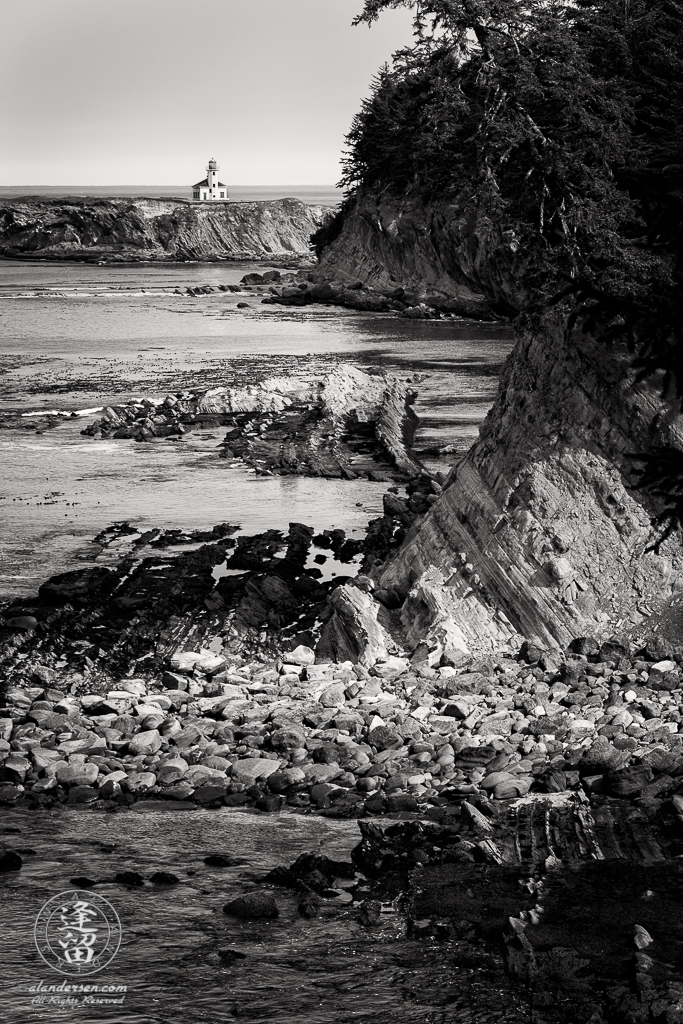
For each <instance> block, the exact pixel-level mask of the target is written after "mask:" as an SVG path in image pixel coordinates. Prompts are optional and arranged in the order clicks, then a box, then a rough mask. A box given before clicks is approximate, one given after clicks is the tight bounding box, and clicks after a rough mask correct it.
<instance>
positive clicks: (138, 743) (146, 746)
mask: <svg viewBox="0 0 683 1024" xmlns="http://www.w3.org/2000/svg"><path fill="white" fill-rule="evenodd" d="M160 747H161V734H160V733H159V730H158V729H148V730H147V732H139V733H137V734H136V735H135V736H132V737H131V738H130V739H129V741H128V751H129V753H131V754H145V755H148V754H156V752H157V750H159V749H160Z"/></svg>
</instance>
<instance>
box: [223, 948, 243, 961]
mask: <svg viewBox="0 0 683 1024" xmlns="http://www.w3.org/2000/svg"><path fill="white" fill-rule="evenodd" d="M218 956H219V958H220V959H221V960H222V961H223V963H224V964H228V965H230V964H234V963H237V962H238V961H239V960H246V959H247V956H246V953H240V952H239V950H237V949H231V948H228V949H219V950H218Z"/></svg>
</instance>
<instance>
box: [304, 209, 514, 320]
mask: <svg viewBox="0 0 683 1024" xmlns="http://www.w3.org/2000/svg"><path fill="white" fill-rule="evenodd" d="M516 249H517V246H516V240H515V236H514V232H512V231H503V230H501V228H500V226H499V225H498V224H496V223H495V222H494V221H493V220H491V219H490V218H488V217H486V216H484V215H481V214H479V215H477V216H476V217H475V216H473V215H471V214H463V212H462V210H460V209H459V208H458V207H457V206H456V205H455V204H453V203H442V204H439V205H431V206H426V205H425V204H424V203H422V202H421V201H420V200H418V199H410V200H396V199H386V198H385V199H379V198H377V197H376V196H374V195H372V194H363V195H361V196H360V197H359V199H358V201H357V202H356V203H355V205H354V207H353V209H352V210H351V211H350V212H349V214H348V215H347V216H346V218H345V220H344V227H343V229H342V232H341V234H340V235H339V236H338V237H337V238H336V239H335V240H334V241H333V242H332V244H331V245H330V246H329V247H328V248H327V249H325V250H324V252H323V254H322V258H321V261H320V268H319V270H320V273H321V274H322V275H324V276H326V277H327V278H329V279H336V280H339V281H341V282H347V283H350V282H357V281H361V282H362V283H363V284H364V285H366V286H368V287H371V288H376V289H377V290H378V291H381V292H390V291H391V290H392V289H398V288H404V289H406V290H407V291H409V292H411V293H413V292H416V293H421V294H423V295H424V296H425V297H426V298H429V297H430V296H431V295H434V294H436V295H444V296H448V297H450V298H452V299H454V300H456V301H457V302H458V303H459V304H460V305H462V306H463V307H464V308H465V309H467V308H468V307H469V308H470V309H471V313H472V315H481V314H483V313H486V312H494V311H498V312H500V313H504V314H510V313H513V312H515V311H517V310H518V309H519V308H520V306H521V304H522V302H523V296H522V294H521V292H520V289H519V287H518V286H517V285H516V283H515V282H516V279H517V278H518V276H519V268H518V267H517V266H516V262H517V257H516ZM437 304H438V303H437Z"/></svg>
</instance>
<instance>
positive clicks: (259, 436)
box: [82, 364, 421, 479]
mask: <svg viewBox="0 0 683 1024" xmlns="http://www.w3.org/2000/svg"><path fill="white" fill-rule="evenodd" d="M415 398H416V392H415V391H414V390H412V389H411V388H410V387H409V386H407V385H406V384H405V383H403V382H402V381H400V380H399V379H398V378H397V377H395V376H393V375H392V374H386V373H368V372H367V371H363V370H360V369H358V368H357V367H354V366H352V365H349V364H340V365H339V366H336V367H335V368H334V369H333V370H332V371H330V372H329V373H327V374H325V375H324V376H320V375H318V376H315V375H310V374H309V375H297V376H294V375H292V376H287V377H271V378H268V379H267V380H265V381H262V382H261V383H259V384H254V385H250V386H246V387H235V388H214V389H212V390H209V391H202V392H184V393H178V394H172V395H167V396H166V397H165V398H163V399H159V400H158V401H155V400H152V399H142V400H141V401H130V402H129V403H128V404H127V405H125V406H112V407H108V408H106V409H105V410H104V415H103V416H102V417H101V419H99V420H98V421H96V422H95V423H93V424H92V425H91V426H89V427H86V428H85V429H84V430H83V431H82V433H83V434H85V435H86V436H89V437H94V438H96V439H105V438H107V439H108V438H118V439H126V438H127V439H131V438H132V439H135V440H137V441H151V440H153V439H155V438H166V437H174V438H177V437H182V436H183V435H184V434H185V433H187V431H189V430H192V429H193V428H196V427H198V426H206V425H224V426H226V425H227V426H228V427H229V428H230V429H229V430H228V432H227V434H226V435H225V440H224V442H223V445H222V451H221V454H222V456H223V457H224V458H229V459H239V460H240V461H242V462H244V463H245V464H246V465H248V466H251V467H252V468H254V469H255V470H257V472H259V473H265V474H268V473H269V474H273V473H275V474H278V475H286V474H298V475H306V476H325V477H344V478H346V479H354V478H356V477H358V476H364V477H369V478H370V479H387V478H391V477H392V476H395V477H397V478H405V477H413V476H416V475H417V474H419V472H420V469H421V467H420V464H419V463H418V461H417V460H416V458H415V456H414V455H413V454H412V452H411V450H410V444H411V441H412V437H413V434H414V431H415V426H416V424H417V417H416V416H415V414H414V413H413V411H412V408H411V407H412V404H413V402H414V401H415Z"/></svg>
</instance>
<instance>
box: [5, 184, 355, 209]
mask: <svg viewBox="0 0 683 1024" xmlns="http://www.w3.org/2000/svg"><path fill="white" fill-rule="evenodd" d="M190 184H191V183H190ZM191 191H192V190H191V188H190V186H189V185H0V201H2V200H5V199H23V198H25V197H26V196H37V195H39V196H44V197H45V198H46V199H63V198H64V197H65V196H72V197H73V196H93V197H96V198H99V199H103V198H108V197H109V196H114V197H116V198H124V199H131V198H134V197H136V196H148V197H152V198H155V199H191V198H192V197H191ZM228 194H229V196H230V198H231V199H232V200H233V201H234V202H237V203H253V202H257V201H258V202H260V201H263V200H270V199H290V198H293V199H300V200H301V201H302V203H310V204H311V205H317V204H319V205H321V206H337V204H338V203H340V202H341V201H342V199H343V198H344V195H343V192H342V191H341V189H339V188H336V187H335V186H334V185H229V186H228Z"/></svg>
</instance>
